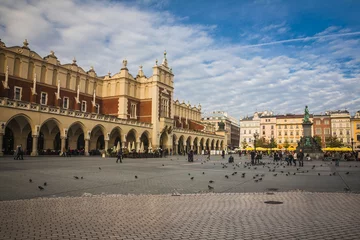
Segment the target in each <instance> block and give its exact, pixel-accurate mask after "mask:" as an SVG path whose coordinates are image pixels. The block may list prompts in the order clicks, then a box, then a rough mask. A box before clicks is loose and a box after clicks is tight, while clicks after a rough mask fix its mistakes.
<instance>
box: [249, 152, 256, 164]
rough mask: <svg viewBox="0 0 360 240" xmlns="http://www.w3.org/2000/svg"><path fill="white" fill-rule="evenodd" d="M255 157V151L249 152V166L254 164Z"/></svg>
mask: <svg viewBox="0 0 360 240" xmlns="http://www.w3.org/2000/svg"><path fill="white" fill-rule="evenodd" d="M255 156H256V153H255V151H251V153H250V157H251V165H254V164H255Z"/></svg>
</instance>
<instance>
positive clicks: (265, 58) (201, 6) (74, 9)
mask: <svg viewBox="0 0 360 240" xmlns="http://www.w3.org/2000/svg"><path fill="white" fill-rule="evenodd" d="M359 12H360V1H357V0H341V1H338V0H316V1H314V0H302V1H296V0H249V1H246V0H243V1H237V0H224V1H215V0H191V1H190V0H156V1H155V0H137V1H136V0H131V1H130V0H129V1H125V0H124V1H114V0H113V1H110V0H109V1H106V0H104V1H94V0H79V1H71V0H61V1H55V0H54V1H50V0H49V1H45V0H42V1H38V0H16V1H13V0H0V38H1V39H2V40H3V41H4V42H5V43H6V45H7V46H12V45H22V42H23V40H24V39H25V38H27V39H28V41H29V43H30V48H31V49H32V50H34V51H36V52H38V53H39V54H40V55H41V56H46V55H48V54H49V52H50V50H53V51H55V54H56V55H57V57H58V59H59V60H60V61H61V63H62V64H64V63H69V62H71V60H72V59H73V57H76V59H77V61H78V62H77V63H78V65H80V66H81V67H83V68H84V69H85V70H88V69H89V68H90V66H92V65H93V66H94V67H95V70H96V72H97V74H98V75H105V74H106V73H107V72H109V71H110V72H111V73H113V74H114V73H116V72H118V71H119V70H120V68H121V65H122V64H121V63H122V60H123V59H125V58H126V59H127V60H128V67H129V69H130V72H131V73H133V75H136V73H137V70H138V66H139V65H143V66H144V71H145V74H146V75H147V76H150V75H151V72H152V69H151V67H152V66H153V65H154V64H155V60H156V59H158V60H159V61H161V60H162V58H163V51H164V50H165V49H166V51H167V53H168V55H167V56H168V61H169V65H170V66H171V67H172V68H173V72H174V74H175V99H179V100H180V101H182V100H185V101H186V102H188V101H190V103H191V104H198V103H201V104H202V106H203V112H209V111H215V110H224V111H227V112H228V113H229V114H230V115H232V116H234V117H236V118H240V117H242V116H245V115H251V114H253V113H254V112H255V111H263V110H272V111H273V112H274V113H276V114H283V113H302V112H303V109H304V106H305V105H308V106H309V109H310V112H312V113H321V112H325V111H327V110H337V109H348V110H349V111H350V112H351V113H352V114H353V113H354V112H355V111H357V110H360V44H359V43H360V17H359Z"/></svg>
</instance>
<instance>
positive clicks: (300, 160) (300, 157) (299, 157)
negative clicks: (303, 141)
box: [297, 149, 304, 167]
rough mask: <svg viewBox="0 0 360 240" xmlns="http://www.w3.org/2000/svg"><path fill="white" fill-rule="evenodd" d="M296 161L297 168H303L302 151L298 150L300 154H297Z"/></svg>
mask: <svg viewBox="0 0 360 240" xmlns="http://www.w3.org/2000/svg"><path fill="white" fill-rule="evenodd" d="M297 159H298V160H299V167H303V166H304V153H303V151H302V149H300V152H299V153H298V154H297Z"/></svg>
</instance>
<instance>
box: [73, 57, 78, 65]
mask: <svg viewBox="0 0 360 240" xmlns="http://www.w3.org/2000/svg"><path fill="white" fill-rule="evenodd" d="M72 65H75V66H77V64H76V58H75V57H74V59H73V62H72Z"/></svg>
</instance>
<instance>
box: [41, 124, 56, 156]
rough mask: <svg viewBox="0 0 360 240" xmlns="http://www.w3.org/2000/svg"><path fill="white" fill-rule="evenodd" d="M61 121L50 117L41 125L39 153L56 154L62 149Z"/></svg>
mask: <svg viewBox="0 0 360 240" xmlns="http://www.w3.org/2000/svg"><path fill="white" fill-rule="evenodd" d="M60 148H61V140H60V128H59V123H58V122H57V120H55V119H49V120H47V121H46V122H44V123H43V124H42V125H41V127H40V134H39V138H38V151H39V154H56V153H58V152H59V151H60V150H61V149H60Z"/></svg>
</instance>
